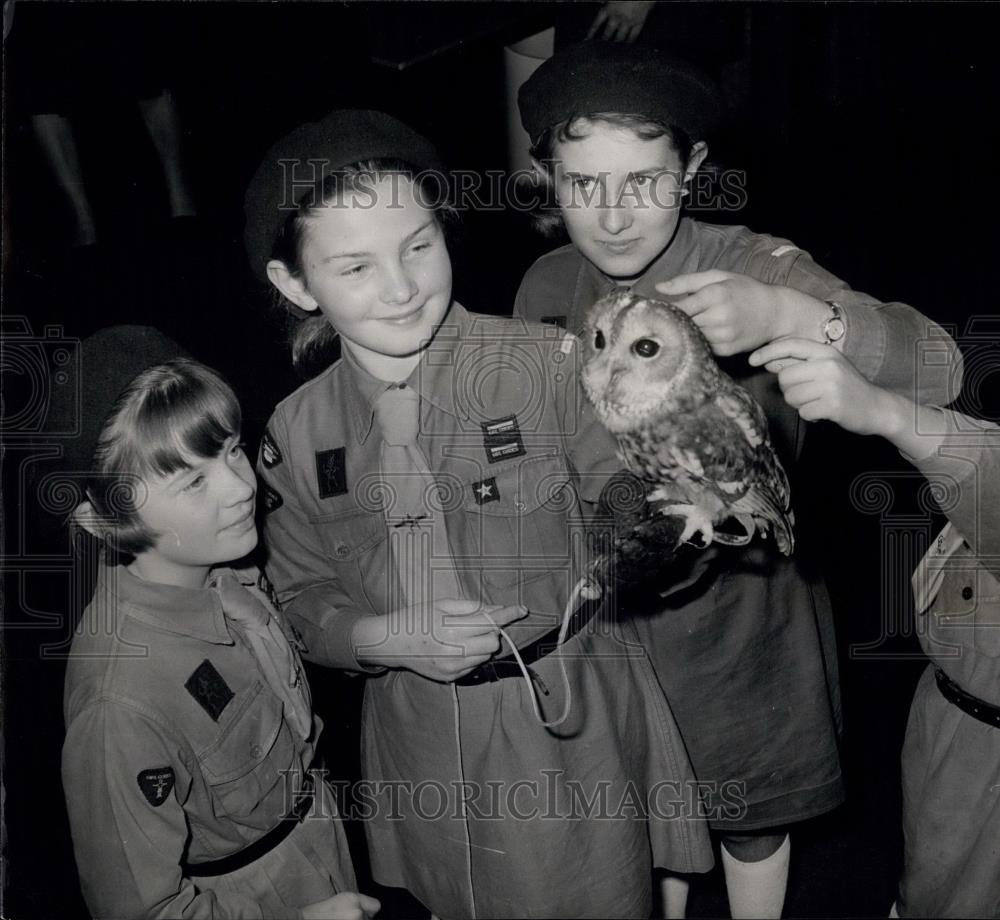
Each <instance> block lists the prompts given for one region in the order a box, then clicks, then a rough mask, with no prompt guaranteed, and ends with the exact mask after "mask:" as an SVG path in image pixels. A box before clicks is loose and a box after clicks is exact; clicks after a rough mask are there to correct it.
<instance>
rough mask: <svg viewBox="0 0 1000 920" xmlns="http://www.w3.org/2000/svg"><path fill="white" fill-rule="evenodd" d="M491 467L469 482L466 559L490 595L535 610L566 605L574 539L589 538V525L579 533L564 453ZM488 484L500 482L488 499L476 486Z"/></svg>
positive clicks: (496, 600) (465, 507)
mask: <svg viewBox="0 0 1000 920" xmlns="http://www.w3.org/2000/svg"><path fill="white" fill-rule="evenodd" d="M486 474H488V475H486ZM484 475H485V476H486V478H485V479H483V480H481V481H480V482H479V483H469V484H467V485H466V486H465V495H466V498H465V501H464V504H463V509H462V511H463V516H464V526H465V532H466V541H465V542H466V546H467V547H468V549H469V555H468V556H467V557H466V558H465V559H464V560H463V563H462V564H463V565H464V566H465V567H466V568H467V569H468V570H470V572H469V574H470V575H472V576H473V578H476V577H478V579H479V584H480V594H481V596H482V597H483V598H484V599H485V600H486V601H487V602H489V603H494V604H523V605H524V606H526V607H527V608H528V609H529V611H531V613H532V614H533V615H534V614H536V613H538V614H542V613H545V614H553V613H555V612H556V611H557V610H561V604H562V602H563V600H562V599H564V598H565V597H566V596H567V592H568V589H569V580H570V577H571V574H572V558H573V555H574V552H573V542H574V540H575V539H582V538H584V535H583V533H582V530H581V531H580V536H579V537H578V538H577V537H575V536H574V533H575V531H576V528H575V527H574V524H573V522H572V521H571V518H572V517H573V516H574V515H573V513H574V512H575V511H576V506H577V496H576V490H575V489H574V487H573V484H572V482H571V478H570V473H569V471H568V469H567V467H566V463H565V460H564V458H563V456H562V454H561V453H560V452H558V451H557V450H552V451H549V452H546V453H542V454H538V455H535V456H530V457H526V458H523V459H519V460H516V461H511V462H508V463H505V464H502V465H501V464H498V465H497V466H495V467H491V468H489V469H488V470H486V471H484ZM482 484H486V485H487V486H488V487H491V488H492V490H493V492H492V493H491V495H490V496H488V497H487V498H486V499H484V500H480V498H479V497H478V496H477V494H476V488H477V486H481V485H482ZM494 496H495V497H494ZM532 619H534V616H533V617H532Z"/></svg>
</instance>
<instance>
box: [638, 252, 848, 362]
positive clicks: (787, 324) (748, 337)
mask: <svg viewBox="0 0 1000 920" xmlns="http://www.w3.org/2000/svg"><path fill="white" fill-rule="evenodd" d="M656 290H657V291H659V292H660V293H661V294H666V295H667V296H668V297H669V298H670V300H671V301H672V302H673V304H674V305H675V306H676V307H678V308H679V309H681V310H683V311H684V312H685V313H686V314H687V315H688V316H690V317H691V319H693V320H694V322H695V324H696V325H697V326H698V328H699V329H701V331H702V332H703V333H704V335H705V338H706V339H708V344H709V345H711V347H712V352H713V353H714V354H716V355H718V356H719V357H728V356H730V355H738V354H742V353H743V352H745V351H751V350H752V349H754V348H759V347H760V346H761V345H766V344H767V343H768V342H773V341H774V340H775V339H780V338H785V337H788V336H796V337H801V338H808V337H809V336H810V335H816V336H817V337H819V336H820V335H821V330H822V328H823V321H824V320H825V319H826V318H827V316H828V315H829V312H830V307H829V306H828V305H827V304H825V303H824V302H823V301H822V300H818V299H817V298H815V297H812V296H811V295H809V294H804V293H803V292H801V291H796V290H794V289H792V288H789V287H785V286H783V285H780V284H766V283H765V282H763V281H758V280H756V279H755V278H751V277H750V276H749V275H742V274H739V273H737V272H724V271H720V270H719V269H715V268H713V269H709V270H708V271H703V272H692V273H690V274H687V275H678V276H677V277H676V278H671V279H670V280H669V281H662V282H660V283H659V284H657V285H656Z"/></svg>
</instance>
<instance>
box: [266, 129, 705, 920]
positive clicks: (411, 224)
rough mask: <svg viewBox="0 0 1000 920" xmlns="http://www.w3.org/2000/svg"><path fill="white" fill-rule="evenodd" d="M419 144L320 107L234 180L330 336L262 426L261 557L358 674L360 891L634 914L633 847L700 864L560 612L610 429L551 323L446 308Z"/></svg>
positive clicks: (442, 265)
mask: <svg viewBox="0 0 1000 920" xmlns="http://www.w3.org/2000/svg"><path fill="white" fill-rule="evenodd" d="M435 162H436V156H435V155H433V152H432V150H430V149H429V145H428V144H427V142H426V141H424V140H423V139H422V138H420V137H419V136H418V135H416V134H415V133H414V132H412V131H411V130H410V129H409V128H407V127H406V126H405V125H401V124H400V123H399V122H398V121H396V120H395V119H392V118H390V117H389V116H387V115H383V114H381V113H374V112H351V111H341V112H334V113H332V114H330V115H329V116H327V117H326V118H325V119H323V120H322V121H320V122H316V123H314V124H311V125H305V126H303V127H302V128H300V129H298V130H297V131H295V132H293V133H292V134H291V135H289V137H287V138H285V139H284V140H282V141H279V142H278V143H277V144H276V145H275V146H274V147H273V148H272V150H271V151H270V152H269V153H268V155H267V157H266V158H265V161H264V163H263V164H262V165H261V168H260V170H259V171H258V174H257V177H256V178H255V180H254V184H253V185H252V186H251V189H250V191H249V192H248V194H247V217H248V223H247V240H248V243H249V246H248V248H249V251H250V253H251V257H252V259H253V265H254V268H255V270H257V271H258V272H259V273H260V274H262V275H266V277H267V278H268V280H269V281H270V283H271V284H272V285H273V286H274V288H275V290H276V291H278V292H279V293H280V295H281V296H282V297H283V298H284V300H285V301H286V303H287V304H288V306H289V308H291V309H294V311H295V314H296V315H297V316H298V317H300V318H302V319H301V325H300V327H299V328H300V333H299V335H298V336H297V338H296V345H297V346H299V345H302V344H305V345H308V343H309V342H310V341H311V340H313V336H328V337H330V336H333V335H338V336H339V338H340V342H341V345H342V357H341V358H340V359H339V360H336V361H335V362H334V363H333V364H331V365H330V366H329V367H327V368H326V369H325V370H323V371H322V372H321V373H319V375H318V376H315V377H314V378H313V379H312V380H310V381H309V382H308V383H306V384H304V385H303V386H302V387H300V388H299V389H298V390H297V391H296V392H294V393H293V394H292V395H291V396H289V397H288V398H287V399H285V400H283V401H282V402H281V403H280V404H279V405H278V406H277V408H276V409H275V412H274V414H273V415H272V417H271V420H270V422H269V423H268V428H267V433H266V435H265V440H264V444H263V446H262V449H261V454H260V459H259V463H258V473H259V475H260V478H261V483H262V486H261V488H262V492H263V496H264V505H265V508H266V515H265V519H264V539H265V542H266V544H267V550H268V561H267V570H268V573H269V575H270V577H271V580H272V581H273V583H274V585H275V588H276V589H277V592H278V597H279V598H280V600H281V602H282V605H283V607H284V610H285V612H286V613H287V615H288V616H289V618H290V619H291V620H292V622H293V623H295V624H296V626H297V627H298V628H299V630H300V631H301V633H302V635H303V637H304V640H305V645H306V649H307V650H306V652H305V653H304V654H305V656H306V657H307V658H308V659H311V660H312V661H314V662H315V663H317V664H320V665H325V666H328V667H334V668H341V669H344V670H347V671H349V672H353V673H355V674H357V675H359V676H361V677H363V679H364V680H365V699H364V708H363V711H362V716H361V734H362V746H363V747H362V771H363V776H364V784H363V787H362V788H361V789H359V793H360V796H359V797H360V798H361V800H362V801H363V802H365V803H366V805H367V808H366V812H367V814H366V815H365V817H366V820H365V829H366V832H367V837H368V844H369V852H370V857H371V866H372V871H373V874H374V877H375V878H376V880H377V881H379V882H380V883H382V884H385V885H390V886H394V887H401V888H406V889H408V890H409V891H411V892H412V893H413V894H414V895H415V896H416V897H417V898H419V899H420V900H421V901H422V902H423V903H424V904H425V905H426V906H427V907H428V908H430V910H432V911H433V912H434V914H435V915H437V916H439V917H445V918H459V917H515V916H531V917H571V916H572V917H579V916H601V917H648V916H649V914H650V912H651V908H652V904H651V893H650V885H649V877H650V873H651V871H652V867H653V865H654V864H658V865H668V866H670V867H672V868H673V869H674V870H675V871H679V872H692V871H704V870H705V869H707V868H708V867H709V866H710V865H711V862H712V856H711V850H710V847H709V846H708V833H707V828H706V826H705V824H704V821H703V820H702V819H701V818H700V816H699V815H698V814H697V810H696V798H697V796H694V797H692V795H691V793H692V792H693V791H694V788H693V786H692V784H691V781H692V780H693V776H692V773H691V771H690V766H689V764H688V762H687V757H686V755H685V753H684V751H683V746H682V744H681V742H680V738H679V734H678V732H677V729H676V726H675V724H674V722H673V717H672V716H671V715H670V711H669V708H668V707H667V705H666V703H665V700H664V699H663V697H662V694H660V692H659V690H658V689H657V687H656V682H655V676H654V675H653V672H652V668H651V667H650V665H649V662H648V661H647V660H646V659H645V658H644V656H642V655H641V654H639V655H635V654H633V652H635V651H636V650H638V649H639V645H638V642H637V640H636V638H635V634H634V632H633V630H632V627H631V626H629V625H627V624H612V623H609V622H608V621H607V619H606V616H605V615H606V614H607V613H608V611H609V609H610V607H609V605H606V604H603V603H601V602H597V603H594V604H589V603H583V604H581V603H579V601H580V581H579V579H580V576H581V572H582V571H583V569H584V567H585V565H586V564H587V556H586V545H585V544H584V543H583V542H581V540H580V539H579V538H580V537H582V536H583V534H584V532H583V531H582V530H580V525H581V524H584V523H586V522H587V520H588V518H589V517H590V516H592V515H593V513H594V509H595V506H596V502H597V499H598V497H599V495H600V491H601V486H602V484H603V482H604V481H605V480H606V478H607V473H604V474H603V476H602V475H600V470H601V467H602V465H606V464H613V463H614V462H615V461H614V443H613V441H612V440H611V439H610V437H609V436H608V435H607V433H606V432H604V430H603V429H602V428H601V427H600V426H599V425H597V424H596V422H595V420H594V419H593V417H592V416H590V415H589V412H588V410H587V409H586V408H585V407H584V406H583V405H582V404H581V403H580V401H579V400H578V399H577V395H578V385H577V376H576V371H575V368H576V364H577V362H576V354H575V340H574V339H573V338H572V337H565V336H563V335H561V334H558V333H556V334H553V332H554V330H552V329H551V328H549V327H546V326H542V325H540V324H535V323H525V322H524V321H522V320H513V319H510V318H504V319H497V318H494V317H487V316H479V315H476V314H475V313H471V312H469V311H467V310H466V309H465V308H464V307H463V306H462V305H461V304H459V303H457V302H455V301H454V300H453V299H452V288H451V260H450V257H449V253H448V248H447V245H446V241H445V236H444V232H443V229H444V228H443V224H444V223H445V222H446V221H447V220H448V219H449V218H448V215H449V208H448V205H447V201H442V200H441V198H440V192H441V189H442V187H443V183H442V182H441V181H440V179H441V176H440V174H439V173H438V171H437V170H436V169H435V166H434V164H435ZM588 473H589V474H590V475H588ZM574 586H576V588H575V587H574ZM592 600H596V599H592ZM573 611H575V613H574V615H573V616H572V617H571V618H570V619H568V620H566V619H564V620H563V622H564V623H565V626H564V627H563V629H560V620H561V618H563V617H564V616H565V615H566V613H567V612H573ZM620 625H621V626H623V628H624V629H625V632H624V633H620V632H619V626H620ZM515 647H516V649H517V652H516V654H515V653H514V652H513V649H514V648H515ZM654 765H655V772H656V774H657V778H658V780H659V784H658V785H657V784H655V783H653V782H651V779H652V771H653V769H654ZM654 787H655V788H654ZM653 809H656V813H657V814H658V815H659V818H657V819H656V820H652V819H651V817H650V811H651V810H653Z"/></svg>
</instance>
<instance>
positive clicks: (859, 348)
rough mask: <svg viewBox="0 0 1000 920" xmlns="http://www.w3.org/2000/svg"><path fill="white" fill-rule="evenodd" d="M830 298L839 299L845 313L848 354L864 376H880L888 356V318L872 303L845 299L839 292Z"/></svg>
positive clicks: (845, 348)
mask: <svg viewBox="0 0 1000 920" xmlns="http://www.w3.org/2000/svg"><path fill="white" fill-rule="evenodd" d="M829 299H830V300H833V301H836V303H837V304H838V305H839V306H840V309H841V312H842V314H843V317H844V355H845V357H847V358H849V359H850V361H851V364H853V365H854V366H855V368H857V370H858V373H860V374H861V375H862V376H863V377H866V378H867V379H869V380H874V379H876V378H877V377H878V376H879V373H880V371H881V370H882V364H883V362H884V361H885V356H886V344H887V338H888V335H887V332H886V328H885V321H884V320H883V319H882V317H881V316H880V315H879V314H878V312H877V311H876V310H873V309H872V308H871V307H870V306H860V305H853V304H849V303H844V302H843V301H842V300H840V299H838V298H837V297H836V296H833V297H831V298H829Z"/></svg>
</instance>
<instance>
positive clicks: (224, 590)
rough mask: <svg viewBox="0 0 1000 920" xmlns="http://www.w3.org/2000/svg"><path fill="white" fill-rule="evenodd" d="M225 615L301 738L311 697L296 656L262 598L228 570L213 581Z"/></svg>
mask: <svg viewBox="0 0 1000 920" xmlns="http://www.w3.org/2000/svg"><path fill="white" fill-rule="evenodd" d="M215 587H216V590H217V591H218V592H219V599H220V600H221V601H222V610H223V612H224V613H225V614H226V618H227V619H228V620H229V622H230V623H231V624H233V625H234V626H235V627H236V629H237V630H238V631H239V632H240V633H241V635H242V636H243V637H244V639H246V643H247V645H249V646H250V650H251V651H252V652H253V656H254V658H256V659H257V664H258V666H259V667H260V671H261V674H263V676H264V679H265V680H266V681H267V684H268V686H269V687H270V688H271V690H272V691H273V692H274V693H275V695H276V696H277V697H278V698H279V699H280V700H281V701H282V703H284V707H285V718H286V719H288V721H289V723H290V724H291V726H292V727H293V728H294V729H295V730H296V731H297V732H298V734H299V736H300V737H301V738H303V739H305V738H308V737H309V735H310V734H311V732H312V700H311V698H310V696H309V685H308V684H307V683H306V681H305V677H304V676H303V674H302V670H301V667H300V665H299V661H298V658H297V657H296V655H295V653H294V652H293V651H292V647H291V646H290V645H289V644H288V639H287V638H286V637H285V634H284V633H283V632H282V631H281V627H280V626H279V625H278V623H277V621H276V620H275V618H274V617H273V616H272V615H271V612H270V611H269V610H268V608H267V606H265V604H264V603H263V601H261V600H259V599H258V598H257V597H255V596H254V595H253V594H251V593H250V592H249V591H248V590H247V589H246V588H245V587H244V586H243V585H241V584H240V582H239V581H238V579H237V578H236V576H235V575H234V574H233V573H232V572H230V571H224V572H220V573H219V575H218V576H217V578H216V581H215Z"/></svg>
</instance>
